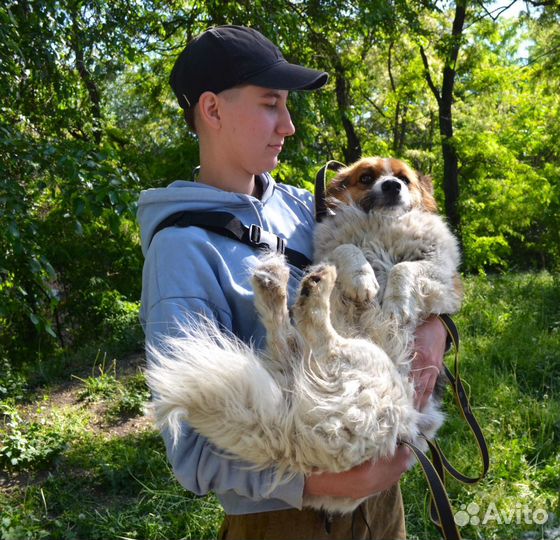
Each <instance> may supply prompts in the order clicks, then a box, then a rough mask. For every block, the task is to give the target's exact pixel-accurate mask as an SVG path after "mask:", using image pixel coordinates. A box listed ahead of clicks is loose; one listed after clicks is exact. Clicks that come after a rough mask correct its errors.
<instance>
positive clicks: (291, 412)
mask: <svg viewBox="0 0 560 540" xmlns="http://www.w3.org/2000/svg"><path fill="white" fill-rule="evenodd" d="M328 194H329V195H330V196H331V197H332V199H331V205H332V206H333V208H334V211H335V215H334V216H332V217H329V218H328V219H326V220H324V221H323V222H322V223H321V224H319V225H318V226H317V227H316V236H315V259H316V261H317V262H318V264H317V265H316V266H314V267H312V268H311V269H310V271H309V273H308V274H307V275H306V276H305V278H304V279H303V281H302V283H301V286H300V290H299V295H298V297H297V299H296V302H295V304H294V306H293V310H292V313H290V312H289V310H288V306H287V282H288V276H289V271H288V267H287V266H286V264H285V262H284V260H283V258H282V257H279V256H277V255H268V256H266V257H264V258H263V259H261V261H260V263H259V264H258V266H257V267H256V269H255V271H254V274H253V285H254V290H255V305H256V308H257V310H258V313H259V315H260V318H261V320H262V322H263V324H264V326H265V328H266V331H267V348H266V351H264V352H263V351H256V350H254V349H253V348H252V347H250V346H248V345H246V344H244V343H242V342H240V341H239V340H238V339H236V338H235V337H234V336H231V335H226V334H224V333H223V332H222V331H220V330H219V329H218V328H217V327H216V326H215V325H214V324H213V323H211V322H210V321H202V322H198V323H193V324H190V325H187V326H186V327H185V328H183V333H182V335H181V336H179V337H177V338H167V339H166V340H165V342H164V346H163V347H161V348H159V349H152V350H151V351H150V353H151V355H152V358H153V360H154V361H153V362H152V364H151V366H150V367H149V369H148V371H147V377H148V382H149V384H150V387H151V389H152V391H153V393H154V396H155V398H154V407H155V412H156V418H157V422H158V424H159V426H160V427H163V426H166V427H167V428H168V429H170V431H171V433H172V434H173V435H174V437H175V438H177V437H178V436H179V434H180V421H181V419H185V420H186V421H187V422H188V423H189V424H190V425H191V426H192V427H193V428H194V429H196V430H197V431H198V432H200V433H201V434H202V435H204V436H205V437H207V438H208V439H209V440H210V441H211V442H212V443H214V444H215V445H216V446H217V447H218V448H221V449H223V450H224V451H225V452H226V453H227V454H228V455H231V456H235V457H240V458H242V459H244V460H246V461H249V462H251V463H253V464H254V465H255V467H256V468H265V467H276V468H277V470H278V473H279V474H278V478H288V477H290V476H291V475H294V474H297V473H304V474H312V473H313V472H315V471H332V472H339V471H344V470H348V469H350V468H352V467H354V466H356V465H359V464H361V463H363V462H364V461H366V460H371V459H374V460H377V459H380V458H384V457H388V456H391V455H392V454H393V453H394V452H395V449H396V446H397V443H398V441H399V440H404V441H410V442H413V443H415V444H417V445H419V446H423V439H422V437H421V435H424V436H426V437H428V438H430V437H432V436H433V435H434V434H435V432H436V431H437V429H438V428H439V426H440V425H441V423H442V419H443V415H442V414H441V412H440V411H439V408H438V405H437V403H436V402H435V400H434V399H431V401H430V402H429V403H428V405H427V406H426V407H425V408H424V409H423V410H422V411H417V410H416V409H415V408H414V405H413V399H414V388H413V384H412V382H411V379H410V365H411V355H412V344H413V337H414V330H415V328H416V326H417V325H418V323H419V322H420V321H422V319H423V318H425V317H426V316H428V315H429V314H432V313H435V314H437V313H455V312H456V311H457V310H458V309H459V307H460V303H461V296H462V295H461V289H460V286H459V280H458V278H457V276H458V274H457V267H458V264H459V251H458V247H457V242H456V240H455V238H454V237H453V235H452V234H451V232H450V231H449V229H448V228H447V226H446V225H445V223H444V222H443V220H442V219H441V218H440V217H438V215H437V214H436V213H435V211H436V205H435V201H434V199H433V195H432V188H431V182H430V181H429V179H427V178H424V177H419V176H418V175H417V174H416V173H415V172H414V171H413V170H412V169H410V167H408V166H407V165H406V164H405V163H403V162H401V161H398V160H395V159H383V158H365V159H362V160H360V161H358V162H357V163H355V164H353V165H351V166H349V167H347V168H345V169H343V170H342V171H341V172H340V173H339V174H338V175H337V176H336V178H335V179H334V180H333V182H332V183H331V185H330V187H329V191H328ZM361 502H362V501H361V500H354V499H344V498H328V497H308V498H306V499H304V505H306V506H313V507H316V508H324V509H326V510H328V511H336V512H350V511H352V510H353V509H355V508H356V507H357V506H358V505H359V504H360V503H361Z"/></svg>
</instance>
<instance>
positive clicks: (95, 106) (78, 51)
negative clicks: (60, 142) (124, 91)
mask: <svg viewBox="0 0 560 540" xmlns="http://www.w3.org/2000/svg"><path fill="white" fill-rule="evenodd" d="M71 17H72V50H73V51H74V56H75V67H76V71H77V72H78V74H79V75H80V79H82V82H83V83H84V85H85V87H86V90H87V93H88V96H89V100H90V103H91V115H92V120H93V139H94V141H95V142H96V144H99V143H100V142H101V121H102V118H101V97H100V93H99V89H98V88H97V85H96V84H95V81H94V80H93V77H92V76H91V73H90V72H89V70H88V68H87V67H86V63H85V60H84V50H83V47H82V45H81V43H80V29H79V24H78V11H77V7H76V6H74V9H73V10H72V12H71ZM82 131H83V130H82Z"/></svg>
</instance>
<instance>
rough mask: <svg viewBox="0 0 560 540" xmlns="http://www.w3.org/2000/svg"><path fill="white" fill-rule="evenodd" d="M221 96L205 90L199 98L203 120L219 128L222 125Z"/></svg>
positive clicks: (199, 109) (199, 110) (212, 126)
mask: <svg viewBox="0 0 560 540" xmlns="http://www.w3.org/2000/svg"><path fill="white" fill-rule="evenodd" d="M218 104H219V98H218V96H217V95H216V94H214V92H210V91H207V92H203V93H202V94H201V96H200V97H199V98H198V112H199V116H200V119H201V121H202V122H203V123H204V124H206V125H207V126H209V127H211V128H214V129H217V128H219V127H220V125H221V119H220V109H219V107H218Z"/></svg>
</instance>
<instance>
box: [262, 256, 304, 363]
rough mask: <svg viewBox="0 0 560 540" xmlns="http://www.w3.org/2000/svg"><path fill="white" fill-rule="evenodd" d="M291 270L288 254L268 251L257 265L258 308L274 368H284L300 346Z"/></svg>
mask: <svg viewBox="0 0 560 540" xmlns="http://www.w3.org/2000/svg"><path fill="white" fill-rule="evenodd" d="M289 277H290V270H289V268H288V266H287V265H286V264H285V262H284V258H283V257H281V256H278V255H267V256H266V257H264V258H262V259H261V260H260V261H259V263H258V265H257V266H256V267H255V270H254V273H253V279H252V282H253V289H254V291H255V308H256V309H257V312H258V314H259V316H260V319H261V321H262V323H263V325H264V327H265V329H266V344H267V352H268V357H269V360H270V363H271V365H270V366H269V367H272V368H273V369H276V370H279V371H282V372H284V371H285V370H286V368H287V367H288V363H289V361H290V359H291V358H292V357H293V355H294V353H295V351H297V350H298V336H297V335H296V332H295V329H294V328H293V326H292V324H291V323H290V315H289V313H288V280H289Z"/></svg>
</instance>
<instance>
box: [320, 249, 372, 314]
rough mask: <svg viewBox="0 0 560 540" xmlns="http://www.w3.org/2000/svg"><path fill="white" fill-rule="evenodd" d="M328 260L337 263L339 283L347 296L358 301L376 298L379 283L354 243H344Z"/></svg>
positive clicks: (365, 301)
mask: <svg viewBox="0 0 560 540" xmlns="http://www.w3.org/2000/svg"><path fill="white" fill-rule="evenodd" d="M327 260H328V261H329V262H332V263H333V264H334V265H335V267H336V273H337V280H336V281H337V285H339V286H340V289H341V292H342V294H344V295H345V296H346V297H347V298H349V299H350V300H354V301H355V302H358V303H369V302H371V301H372V300H373V299H374V298H375V296H376V295H377V292H378V291H379V283H377V278H376V277H375V272H374V271H373V268H372V267H371V265H370V264H369V262H368V261H367V260H366V258H365V257H364V254H363V253H362V251H361V250H360V248H358V247H357V246H355V245H353V244H342V245H340V246H338V247H337V248H336V249H335V250H334V251H333V252H332V253H331V254H330V255H329V256H328V258H327Z"/></svg>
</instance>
